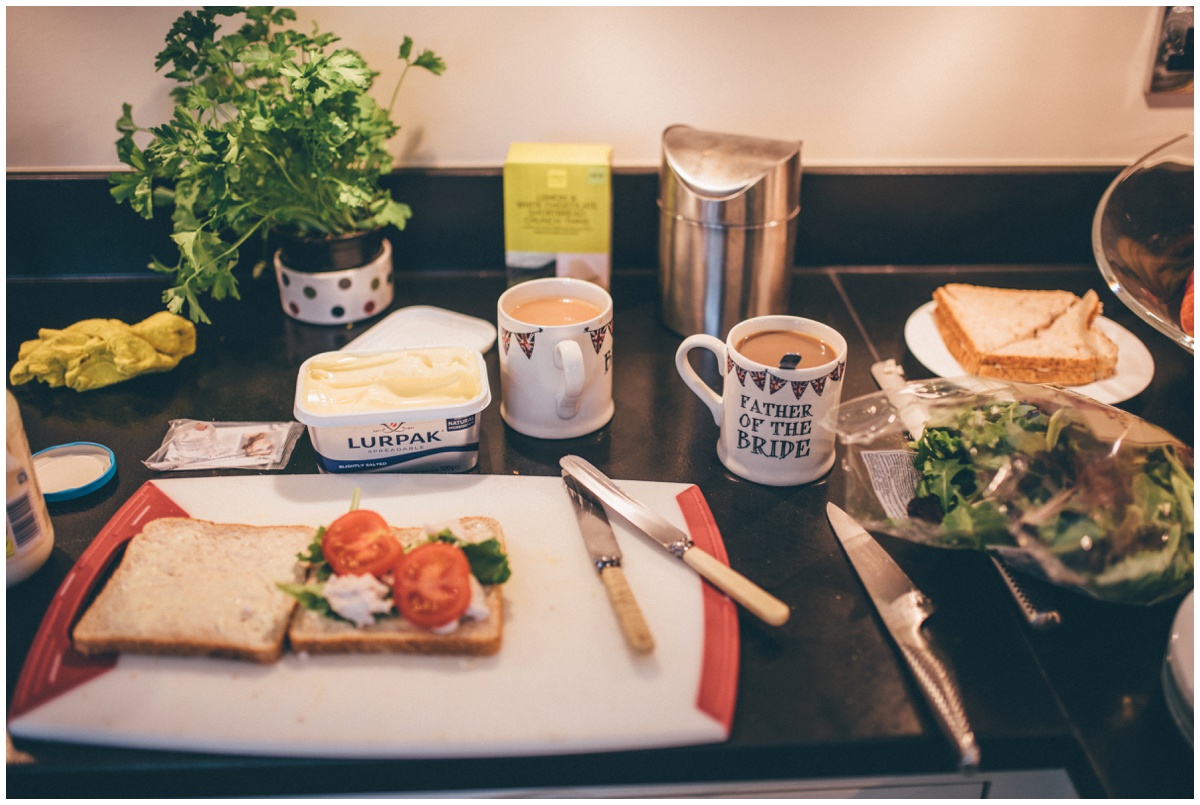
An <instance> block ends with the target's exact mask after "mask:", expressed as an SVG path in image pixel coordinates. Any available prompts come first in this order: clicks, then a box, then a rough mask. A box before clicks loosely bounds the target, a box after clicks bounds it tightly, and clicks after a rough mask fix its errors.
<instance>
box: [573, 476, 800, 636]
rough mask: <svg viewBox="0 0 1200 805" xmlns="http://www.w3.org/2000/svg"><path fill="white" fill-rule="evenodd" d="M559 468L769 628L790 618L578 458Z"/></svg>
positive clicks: (758, 590)
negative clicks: (767, 624) (768, 625)
mask: <svg viewBox="0 0 1200 805" xmlns="http://www.w3.org/2000/svg"><path fill="white" fill-rule="evenodd" d="M559 465H560V466H561V467H562V468H563V470H564V471H565V473H566V474H567V475H569V476H570V477H572V478H574V479H575V480H577V481H578V482H579V484H580V485H581V486H583V487H584V488H585V489H587V490H588V491H589V492H591V493H592V494H593V495H595V496H596V497H597V498H599V499H600V500H601V501H602V502H603V503H604V505H606V506H608V507H609V508H610V509H612V510H613V511H615V512H616V513H617V514H619V515H621V516H622V517H624V518H625V519H626V520H628V521H629V522H630V523H632V524H633V525H634V526H635V527H636V528H637V529H638V530H639V531H641V532H642V533H643V534H645V535H646V536H648V537H650V538H652V539H653V540H655V541H656V542H658V543H660V544H661V545H662V546H663V547H664V548H666V549H667V550H668V551H670V552H671V553H673V554H675V555H676V556H677V557H679V558H680V559H682V560H683V563H684V564H686V565H687V566H688V567H690V568H691V569H692V570H694V571H696V572H697V573H699V574H700V575H701V576H703V577H704V578H706V579H708V580H709V581H710V582H711V583H712V584H713V585H714V586H716V587H717V588H718V589H720V590H722V591H724V592H725V593H726V594H727V595H728V596H729V597H730V598H732V599H733V600H734V601H737V602H738V603H739V604H741V605H742V606H744V607H745V608H746V609H748V610H749V611H750V612H752V613H754V614H755V615H756V616H758V617H759V618H761V619H762V620H763V621H765V622H766V623H769V624H771V625H772V626H781V625H782V624H784V623H786V622H787V619H788V617H789V616H790V615H791V610H790V609H789V608H788V605H787V604H785V603H783V602H782V601H780V600H779V599H778V598H776V597H775V596H773V595H771V594H770V593H768V592H767V591H766V590H764V589H763V588H761V587H759V586H758V585H757V584H755V583H754V582H752V581H750V580H749V579H748V578H746V577H745V576H743V575H742V574H741V573H738V572H737V571H736V570H734V569H733V568H731V567H729V566H728V565H723V564H721V563H720V562H719V561H717V560H716V559H715V558H713V556H712V555H711V554H708V553H706V552H705V551H704V550H702V549H700V548H697V547H696V546H695V545H693V544H692V540H691V538H690V537H689V536H688V535H687V534H685V533H684V532H683V531H680V530H679V529H678V528H676V527H675V526H673V525H671V524H670V523H668V522H667V521H666V520H664V519H663V518H662V517H661V516H659V515H658V514H657V513H656V512H654V511H651V510H650V509H648V508H646V506H644V505H643V504H642V503H640V502H639V501H637V500H634V499H633V498H631V497H630V496H629V495H627V494H626V493H625V492H624V491H623V490H622V489H621V488H620V487H619V486H617V485H616V484H614V483H613V482H612V480H611V479H609V477H608V476H607V475H605V474H604V473H602V472H600V470H598V469H596V468H595V467H593V466H592V465H591V464H589V463H588V462H587V461H585V460H583V459H582V458H580V457H579V456H564V457H563V458H562V459H561V460H560V461H559Z"/></svg>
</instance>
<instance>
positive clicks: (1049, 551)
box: [831, 378, 1195, 604]
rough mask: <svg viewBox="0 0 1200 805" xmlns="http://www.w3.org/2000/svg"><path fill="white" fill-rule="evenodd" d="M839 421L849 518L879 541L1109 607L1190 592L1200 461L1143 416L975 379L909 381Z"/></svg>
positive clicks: (849, 406) (853, 406)
mask: <svg viewBox="0 0 1200 805" xmlns="http://www.w3.org/2000/svg"><path fill="white" fill-rule="evenodd" d="M831 416H832V417H833V420H834V423H835V427H836V429H837V432H838V435H839V438H840V439H841V441H842V442H843V443H844V444H845V445H846V446H847V454H846V457H845V461H844V464H845V467H846V470H847V475H848V489H847V493H848V500H847V507H848V510H849V511H850V513H851V514H852V515H853V516H854V517H856V518H857V519H859V520H860V521H861V522H862V523H863V525H864V526H865V527H867V528H869V529H873V530H877V531H882V532H884V533H889V534H893V535H895V536H899V537H903V538H905V539H909V540H912V541H916V542H922V543H925V544H929V545H935V546H941V547H951V548H970V549H976V550H982V551H988V552H992V553H996V554H998V555H1001V556H1002V557H1003V558H1004V559H1005V560H1006V561H1007V562H1008V563H1009V564H1010V565H1012V566H1014V567H1016V568H1018V569H1021V570H1026V571H1031V572H1034V573H1036V574H1037V575H1040V576H1042V577H1044V578H1046V579H1048V580H1050V581H1052V582H1054V583H1056V584H1060V585H1063V586H1067V587H1071V588H1073V589H1077V590H1079V591H1082V592H1085V593H1088V594H1090V595H1093V596H1095V597H1098V598H1102V599H1105V600H1110V601H1122V602H1131V603H1144V604H1149V603H1153V602H1156V601H1160V600H1163V599H1165V598H1169V597H1172V596H1175V595H1178V594H1181V593H1184V592H1186V591H1187V590H1189V589H1191V587H1192V566H1193V550H1194V548H1193V542H1194V534H1195V515H1194V509H1193V503H1194V498H1195V484H1194V480H1193V463H1192V451H1191V449H1190V448H1188V447H1187V446H1186V445H1184V444H1183V443H1182V442H1180V441H1179V440H1177V439H1175V438H1174V437H1172V436H1171V435H1170V434H1168V433H1166V432H1165V431H1163V430H1161V429H1159V428H1157V427H1155V426H1153V425H1150V424H1149V423H1147V422H1145V421H1144V420H1142V419H1140V418H1138V417H1135V416H1133V415H1131V414H1128V413H1126V412H1123V411H1120V410H1117V409H1115V408H1111V407H1109V406H1106V405H1102V404H1100V403H1097V402H1095V401H1093V400H1091V399H1089V398H1086V397H1082V396H1080V395H1077V394H1074V393H1072V392H1069V391H1066V390H1063V389H1059V388H1053V387H1047V386H1037V385H1031V384H1022V383H1010V382H1006V381H991V380H980V379H977V378H961V379H956V380H934V381H920V382H914V383H909V384H908V385H907V386H905V387H904V388H901V389H897V390H893V391H888V392H880V393H878V394H872V395H868V396H867V397H864V398H860V399H858V400H854V401H851V402H849V403H845V404H843V405H842V406H840V407H839V408H838V409H837V410H835V411H834V412H833V413H832V415H831Z"/></svg>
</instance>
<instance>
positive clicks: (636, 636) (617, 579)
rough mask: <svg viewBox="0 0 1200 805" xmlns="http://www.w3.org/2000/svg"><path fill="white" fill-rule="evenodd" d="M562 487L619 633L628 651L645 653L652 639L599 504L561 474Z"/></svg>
mask: <svg viewBox="0 0 1200 805" xmlns="http://www.w3.org/2000/svg"><path fill="white" fill-rule="evenodd" d="M563 484H564V485H565V486H566V487H567V494H568V495H569V496H570V498H571V502H572V503H574V504H575V517H576V519H578V521H579V531H580V533H581V534H583V544H584V546H585V547H586V548H587V552H588V556H589V557H590V558H591V560H592V563H593V564H594V565H595V566H596V572H597V573H598V574H599V575H600V580H601V581H602V582H604V589H605V590H606V591H607V592H608V600H609V602H610V603H611V604H612V607H613V611H614V612H616V614H617V622H618V623H619V624H620V625H621V633H622V634H624V635H625V642H626V643H628V644H629V648H631V649H633V651H635V652H637V653H638V654H647V653H649V652H651V651H653V650H654V637H653V636H652V635H651V634H650V627H649V626H648V625H647V624H646V618H645V617H644V616H643V615H642V610H641V607H639V606H638V603H637V601H636V600H635V599H634V597H633V590H632V589H630V587H629V582H628V581H627V580H626V579H625V571H624V569H623V568H622V567H621V548H620V546H618V545H617V538H616V536H615V535H614V534H613V531H612V526H610V525H609V524H608V515H607V514H605V512H604V507H603V506H602V505H600V501H598V500H596V499H595V498H594V497H592V496H591V494H590V493H589V492H588V491H587V490H586V489H584V488H583V487H581V486H580V485H579V482H578V481H576V480H575V479H574V478H572V477H571V476H570V475H567V474H566V473H563Z"/></svg>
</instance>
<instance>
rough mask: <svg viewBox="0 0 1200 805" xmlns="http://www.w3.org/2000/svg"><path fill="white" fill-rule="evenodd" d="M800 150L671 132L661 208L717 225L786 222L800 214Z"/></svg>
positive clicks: (781, 143) (679, 129) (792, 144)
mask: <svg viewBox="0 0 1200 805" xmlns="http://www.w3.org/2000/svg"><path fill="white" fill-rule="evenodd" d="M800 146H801V143H800V142H799V141H788V140H768V139H763V138H760V137H745V136H742V135H737V134H720V133H717V132H711V131H701V130H700V129H695V128H692V127H691V126H671V127H669V128H668V129H667V130H666V131H664V132H663V138H662V149H663V161H662V168H661V172H660V175H659V206H661V207H662V209H663V211H664V212H667V213H669V214H671V215H676V216H679V217H680V218H683V219H685V220H689V221H696V222H699V223H705V224H713V225H728V226H765V225H767V224H772V223H777V222H779V221H785V220H787V219H789V218H791V217H793V216H795V215H796V213H798V212H799V211H800Z"/></svg>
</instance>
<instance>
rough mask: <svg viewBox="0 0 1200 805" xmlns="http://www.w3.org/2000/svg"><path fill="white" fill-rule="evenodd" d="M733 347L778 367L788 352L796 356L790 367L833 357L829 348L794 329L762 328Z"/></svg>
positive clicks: (813, 337) (804, 365) (743, 353)
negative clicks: (795, 362)
mask: <svg viewBox="0 0 1200 805" xmlns="http://www.w3.org/2000/svg"><path fill="white" fill-rule="evenodd" d="M734 348H735V349H736V350H737V351H738V353H739V354H741V355H744V356H745V357H747V358H749V359H750V360H752V361H754V362H755V363H761V364H763V365H764V366H779V365H780V363H781V362H782V361H783V359H784V358H785V357H786V356H788V355H798V356H799V357H800V362H799V363H798V364H796V365H795V367H793V368H807V367H809V366H821V365H822V364H826V363H829V362H830V361H832V360H833V359H834V358H836V357H837V353H836V352H835V351H834V349H833V347H832V346H830V345H829V344H826V343H825V342H824V341H822V340H821V339H819V338H817V337H816V336H815V335H809V334H808V333H798V332H796V331H794V330H762V331H760V332H757V333H751V334H750V335H748V336H746V337H745V338H743V339H741V340H740V341H738V342H737V343H736V344H735V345H734Z"/></svg>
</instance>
